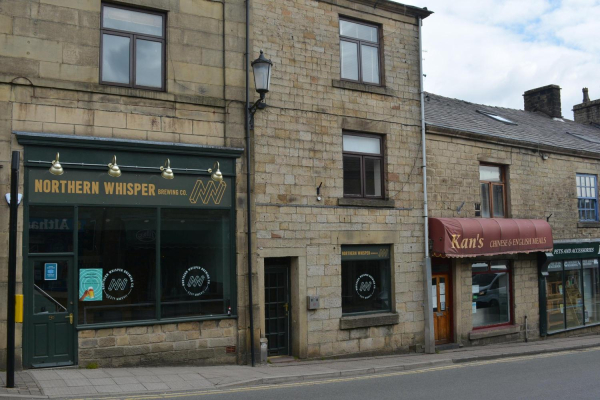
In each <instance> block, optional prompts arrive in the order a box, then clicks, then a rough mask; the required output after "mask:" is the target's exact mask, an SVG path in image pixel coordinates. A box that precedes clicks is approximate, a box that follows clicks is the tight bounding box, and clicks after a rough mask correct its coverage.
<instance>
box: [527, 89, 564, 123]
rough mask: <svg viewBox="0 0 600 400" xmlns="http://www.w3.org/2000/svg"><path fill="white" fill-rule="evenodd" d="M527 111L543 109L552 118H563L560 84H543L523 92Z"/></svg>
mask: <svg viewBox="0 0 600 400" xmlns="http://www.w3.org/2000/svg"><path fill="white" fill-rule="evenodd" d="M523 97H524V100H525V111H531V112H533V111H541V112H543V113H544V114H546V115H548V116H549V117H551V118H562V110H561V106H560V87H559V86H558V85H548V86H542V87H539V88H537V89H531V90H528V91H526V92H525V93H524V94H523Z"/></svg>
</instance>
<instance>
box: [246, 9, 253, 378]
mask: <svg viewBox="0 0 600 400" xmlns="http://www.w3.org/2000/svg"><path fill="white" fill-rule="evenodd" d="M245 57H246V60H245V62H246V110H245V113H244V115H245V125H244V126H245V130H246V221H247V223H248V227H247V230H248V239H247V242H248V249H247V252H248V253H247V260H248V314H249V318H250V360H251V363H252V366H253V367H254V365H255V357H254V312H253V307H254V303H253V301H252V298H253V296H252V209H251V206H252V202H251V195H252V191H251V189H250V184H251V179H250V168H251V165H252V162H251V160H252V159H251V157H250V156H251V154H252V150H251V148H250V0H246V53H245Z"/></svg>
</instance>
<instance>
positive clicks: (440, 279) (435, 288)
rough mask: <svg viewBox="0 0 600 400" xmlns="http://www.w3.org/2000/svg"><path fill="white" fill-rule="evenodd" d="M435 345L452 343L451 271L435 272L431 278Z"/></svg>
mask: <svg viewBox="0 0 600 400" xmlns="http://www.w3.org/2000/svg"><path fill="white" fill-rule="evenodd" d="M431 288H432V289H431V290H432V299H433V325H434V332H435V344H436V345H441V344H447V343H452V341H453V340H454V335H453V331H452V317H453V316H452V280H451V274H450V272H449V271H446V272H434V273H433V274H432V278H431Z"/></svg>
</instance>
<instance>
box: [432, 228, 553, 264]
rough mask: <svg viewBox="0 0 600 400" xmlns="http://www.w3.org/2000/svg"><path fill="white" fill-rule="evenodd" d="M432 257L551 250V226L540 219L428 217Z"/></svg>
mask: <svg viewBox="0 0 600 400" xmlns="http://www.w3.org/2000/svg"><path fill="white" fill-rule="evenodd" d="M429 238H430V239H431V240H432V241H433V251H432V255H431V256H432V257H474V256H483V255H487V256H490V255H496V254H514V253H532V252H536V251H543V252H551V251H552V246H553V245H552V228H550V225H549V224H548V222H546V221H544V220H539V219H504V218H429Z"/></svg>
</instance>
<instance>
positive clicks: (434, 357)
mask: <svg viewBox="0 0 600 400" xmlns="http://www.w3.org/2000/svg"><path fill="white" fill-rule="evenodd" d="M593 347H600V335H589V336H579V337H570V338H563V339H548V340H539V341H534V342H528V343H524V342H522V343H505V344H500V345H489V346H476V347H464V348H460V349H455V350H447V351H441V352H439V353H436V354H422V353H409V354H402V355H392V356H380V357H358V358H344V359H328V360H310V361H301V360H293V361H290V362H274V363H271V364H267V365H261V366H257V367H255V368H252V367H249V366H243V365H227V366H211V367H197V366H176V367H146V368H144V367H137V368H99V369H76V368H55V369H49V368H47V369H37V370H25V371H19V372H17V373H16V376H15V381H16V384H17V386H18V387H17V388H14V389H8V388H6V387H5V373H4V372H1V373H0V383H1V385H0V386H1V387H0V398H2V397H5V398H6V397H9V398H19V397H23V398H66V397H71V396H89V395H92V396H93V395H96V396H97V395H105V394H107V395H109V394H110V395H123V394H127V395H129V394H131V395H133V394H149V393H175V392H177V393H181V392H185V391H188V390H189V391H192V390H193V391H196V392H197V391H200V390H215V389H224V388H232V387H243V386H249V385H254V386H255V385H275V384H280V383H288V382H301V381H313V380H319V379H331V378H337V377H350V376H360V375H369V374H377V373H385V372H392V371H403V370H411V369H420V368H428V367H431V366H441V365H449V364H454V363H465V362H473V361H482V360H493V359H499V358H506V357H515V356H528V355H536V354H544V353H555V352H561V351H571V350H579V349H586V348H593Z"/></svg>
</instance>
